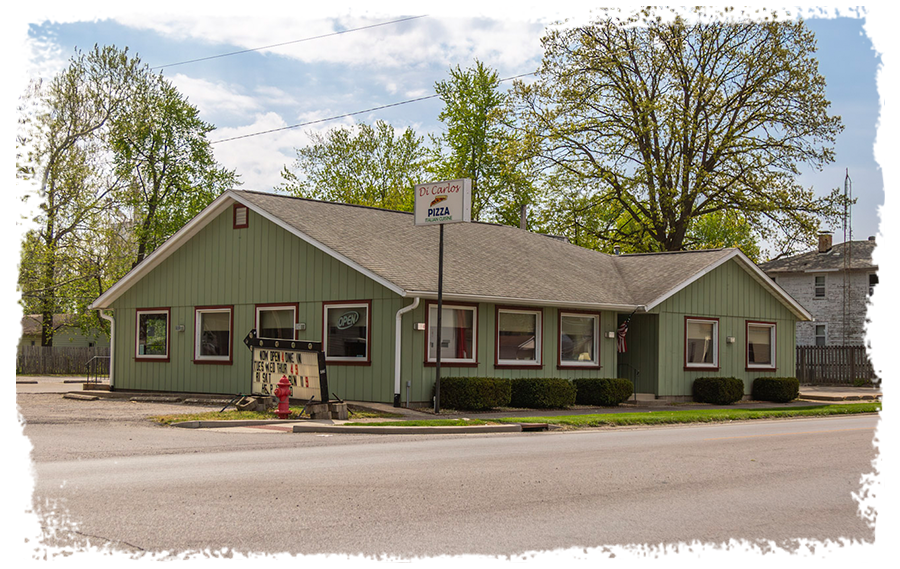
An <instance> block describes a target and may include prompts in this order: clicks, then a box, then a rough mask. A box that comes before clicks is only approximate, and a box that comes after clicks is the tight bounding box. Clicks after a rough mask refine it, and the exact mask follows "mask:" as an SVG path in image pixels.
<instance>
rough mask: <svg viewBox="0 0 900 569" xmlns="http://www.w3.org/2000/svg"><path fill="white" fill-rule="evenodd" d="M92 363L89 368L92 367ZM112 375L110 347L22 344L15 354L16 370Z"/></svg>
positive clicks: (42, 373)
mask: <svg viewBox="0 0 900 569" xmlns="http://www.w3.org/2000/svg"><path fill="white" fill-rule="evenodd" d="M89 366H90V368H91V369H90V370H89ZM89 371H90V372H91V373H92V374H93V375H98V374H99V375H105V376H108V375H109V348H108V347H107V348H100V347H93V348H61V347H44V346H22V347H20V348H19V351H18V353H17V354H16V373H17V374H32V375H51V374H62V375H85V374H87V373H89Z"/></svg>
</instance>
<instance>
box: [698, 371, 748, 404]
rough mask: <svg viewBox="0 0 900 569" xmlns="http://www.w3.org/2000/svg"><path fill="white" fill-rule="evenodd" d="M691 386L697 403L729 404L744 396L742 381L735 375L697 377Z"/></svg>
mask: <svg viewBox="0 0 900 569" xmlns="http://www.w3.org/2000/svg"><path fill="white" fill-rule="evenodd" d="M692 387H693V389H692V390H693V394H694V401H696V402H698V403H712V404H713V405H731V404H732V403H734V402H735V401H740V400H741V399H743V397H744V382H743V381H741V380H740V379H738V378H736V377H698V378H697V379H695V380H694V384H693V386H692Z"/></svg>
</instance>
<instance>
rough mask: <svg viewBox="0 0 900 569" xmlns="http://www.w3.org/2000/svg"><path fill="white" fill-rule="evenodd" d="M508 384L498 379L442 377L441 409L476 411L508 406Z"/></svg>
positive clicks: (507, 381) (505, 380)
mask: <svg viewBox="0 0 900 569" xmlns="http://www.w3.org/2000/svg"><path fill="white" fill-rule="evenodd" d="M509 399H510V382H509V380H508V379H503V378H499V377H442V378H441V407H442V408H449V409H459V410H460V411H463V410H465V411H478V410H481V409H491V408H494V407H505V406H507V405H509Z"/></svg>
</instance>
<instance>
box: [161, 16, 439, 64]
mask: <svg viewBox="0 0 900 569" xmlns="http://www.w3.org/2000/svg"><path fill="white" fill-rule="evenodd" d="M425 17H426V15H422V16H412V17H409V18H401V19H399V20H391V21H390V22H382V23H380V24H372V25H369V26H363V27H361V28H353V29H350V30H341V31H339V32H332V33H330V34H322V35H320V36H313V37H309V38H303V39H299V40H292V41H286V42H282V43H274V44H272V45H264V46H262V47H254V48H250V49H242V50H240V51H232V52H230V53H220V54H219V55H210V56H209V57H200V58H198V59H189V60H187V61H179V62H177V63H167V64H166V65H158V66H156V67H151V69H162V68H163V67H175V66H176V65H187V64H188V63H197V62H198V61H208V60H210V59H218V58H220V57H229V56H232V55H240V54H242V53H250V52H253V51H260V50H263V49H271V48H273V47H281V46H283V45H290V44H294V43H300V42H305V41H311V40H318V39H322V38H327V37H331V36H337V35H340V34H346V33H350V32H358V31H360V30H368V29H371V28H377V27H379V26H388V25H390V24H399V23H400V22H408V21H410V20H417V19H419V18H425Z"/></svg>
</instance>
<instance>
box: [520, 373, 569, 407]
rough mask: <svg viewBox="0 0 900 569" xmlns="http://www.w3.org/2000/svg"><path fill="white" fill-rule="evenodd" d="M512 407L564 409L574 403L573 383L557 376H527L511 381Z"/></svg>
mask: <svg viewBox="0 0 900 569" xmlns="http://www.w3.org/2000/svg"><path fill="white" fill-rule="evenodd" d="M510 383H511V386H512V397H511V398H510V402H509V404H510V405H511V406H512V407H524V408H526V409H564V408H566V407H569V406H571V405H574V404H575V385H574V384H573V383H572V382H571V381H569V380H568V379H562V378H558V377H527V378H520V379H514V380H512V381H511V382H510Z"/></svg>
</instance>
